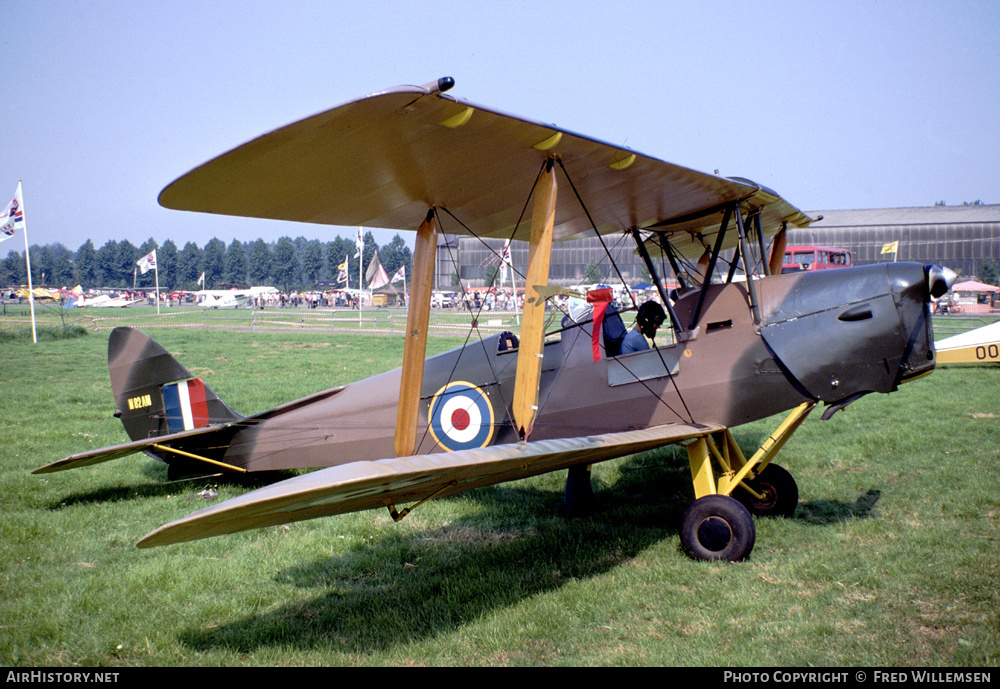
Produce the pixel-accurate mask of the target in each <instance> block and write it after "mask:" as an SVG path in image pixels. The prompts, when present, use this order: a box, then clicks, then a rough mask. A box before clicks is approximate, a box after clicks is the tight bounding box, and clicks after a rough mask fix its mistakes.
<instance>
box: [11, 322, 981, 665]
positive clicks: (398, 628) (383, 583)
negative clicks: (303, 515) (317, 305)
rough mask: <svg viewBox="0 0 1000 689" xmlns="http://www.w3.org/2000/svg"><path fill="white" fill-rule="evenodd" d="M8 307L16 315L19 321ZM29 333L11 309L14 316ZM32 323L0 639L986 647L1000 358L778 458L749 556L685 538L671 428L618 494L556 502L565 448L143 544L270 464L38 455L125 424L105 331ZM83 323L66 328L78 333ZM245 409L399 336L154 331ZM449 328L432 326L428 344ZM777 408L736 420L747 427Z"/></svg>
mask: <svg viewBox="0 0 1000 689" xmlns="http://www.w3.org/2000/svg"><path fill="white" fill-rule="evenodd" d="M18 328H20V329H18ZM15 330H16V331H17V332H14V331H15ZM60 334H61V331H60V330H58V329H50V327H49V326H46V329H45V330H44V331H43V333H42V337H41V338H40V341H39V343H38V344H32V342H31V338H30V336H27V337H26V336H25V335H24V330H23V327H21V326H16V327H15V326H9V324H4V323H3V322H0V341H2V343H3V346H4V350H5V353H4V356H3V357H0V399H2V400H3V402H4V413H3V414H2V417H0V437H2V438H3V440H2V445H0V491H2V492H0V495H2V498H0V499H2V501H3V517H4V518H3V520H2V523H0V555H2V557H0V586H2V591H3V595H2V600H0V627H2V634H0V664H3V665H17V666H29V665H31V666H33V665H60V666H72V665H111V666H115V665H149V666H160V665H708V666H804V665H820V666H829V665H838V666H842V665H861V666H864V665H870V666H906V665H921V666H942V665H949V666H951V665H978V666H996V665H997V662H998V658H1000V593H998V583H1000V481H998V480H997V478H996V474H994V473H993V470H994V469H995V468H996V467H997V464H998V460H1000V442H998V440H1000V418H998V415H1000V408H998V407H1000V405H998V402H1000V368H998V367H985V368H971V367H970V368H960V367H953V368H943V369H940V370H938V371H937V372H935V373H934V374H933V375H932V376H930V377H929V378H926V379H923V380H920V381H916V382H914V383H912V384H909V385H906V386H904V387H903V388H902V389H901V390H900V391H899V392H898V393H895V394H893V395H889V396H885V395H872V396H868V397H866V398H863V399H862V400H860V401H859V402H857V403H855V404H854V405H852V406H850V407H849V408H848V409H847V410H845V411H844V412H841V413H839V414H837V415H835V416H834V417H833V419H831V420H830V421H826V422H824V421H820V420H819V414H814V415H813V416H812V417H810V419H809V420H808V421H807V422H806V423H805V424H804V425H803V427H802V428H801V429H800V430H799V432H798V433H797V434H796V435H795V436H794V437H793V438H792V440H791V441H790V442H789V443H788V445H787V446H786V447H785V449H784V450H783V451H782V454H781V456H780V458H779V462H780V463H781V464H782V465H783V466H785V467H786V468H788V469H789V470H790V471H791V472H792V473H793V474H794V475H795V477H796V479H797V481H798V483H799V489H800V498H801V502H800V505H799V508H798V511H797V513H796V515H795V516H794V517H793V518H791V519H782V520H770V519H764V520H759V521H758V523H757V546H756V548H755V549H754V552H753V555H752V557H751V558H750V560H749V561H748V562H745V563H742V564H738V565H732V564H713V563H704V562H695V561H693V560H690V559H688V558H687V557H685V556H684V555H683V554H682V553H681V551H680V548H679V539H678V536H677V527H678V525H679V521H680V514H681V512H682V511H683V509H684V507H685V506H686V505H687V504H688V502H689V501H690V500H691V485H690V477H689V473H688V469H687V466H686V454H685V452H684V451H683V449H674V448H667V449H664V450H660V451H656V452H651V453H646V454H643V455H636V456H633V457H628V458H623V459H619V460H615V461H611V462H607V463H604V464H600V465H598V466H596V467H595V469H594V476H595V479H594V483H595V487H596V488H597V490H598V491H599V497H600V499H601V501H602V503H604V508H603V509H602V510H601V511H600V512H599V513H597V514H595V515H593V516H591V517H588V518H585V519H569V518H566V517H563V516H561V515H560V512H559V505H560V502H561V498H562V487H563V481H564V476H563V475H559V474H551V475H547V476H541V477H537V478H534V479H530V480H525V481H521V482H517V483H511V484H505V485H502V486H497V487H491V488H486V489H481V490H477V491H473V492H471V493H467V494H464V495H461V496H458V497H455V498H450V499H442V500H435V501H431V502H429V503H427V504H425V505H423V506H421V507H420V508H418V509H417V510H415V511H414V512H413V513H412V514H411V515H410V516H409V517H407V518H406V519H405V520H404V521H403V522H401V523H398V524H396V523H393V522H392V520H391V519H390V518H389V516H388V515H387V514H386V513H385V512H384V511H372V512H364V513H359V514H352V515H346V516H342V517H335V518H329V519H320V520H313V521H309V522H301V523H298V524H294V525H291V526H287V527H277V528H270V529H264V530H259V531H252V532H247V533H241V534H236V535H233V536H227V537H223V538H217V539H210V540H206V541H199V542H194V543H188V544H181V545H178V546H171V547H167V548H157V549H151V550H138V549H137V548H135V542H136V541H137V540H138V539H139V538H141V537H142V536H143V535H145V534H146V533H148V532H149V531H151V530H152V529H154V528H156V527H157V526H160V525H161V524H164V523H166V522H168V521H171V520H173V519H176V518H178V517H180V516H183V515H186V514H188V513H190V512H192V511H194V510H196V509H198V508H200V507H201V506H203V505H204V504H205V502H204V501H203V499H202V498H201V497H199V496H198V493H199V492H201V491H203V490H204V489H205V488H207V487H214V488H216V490H218V492H219V499H225V498H229V497H233V496H236V495H239V494H241V493H243V492H245V491H246V490H248V489H249V488H252V487H254V485H259V482H260V480H261V479H259V478H258V479H253V480H244V481H235V482H227V483H208V482H204V481H202V482H197V481H196V482H189V483H177V484H167V483H166V482H165V481H166V469H165V467H164V466H163V465H162V464H160V463H158V462H156V461H154V460H151V459H149V458H146V457H144V456H142V455H136V456H132V457H129V458H126V459H123V460H119V461H116V462H110V463H106V464H102V465H99V466H95V467H90V468H85V469H80V470H77V471H70V472H65V473H58V474H48V475H41V476H34V475H31V474H30V471H31V469H33V468H36V467H38V466H40V465H42V464H45V463H48V462H50V461H53V460H55V459H59V458H61V457H64V456H66V455H69V454H72V453H74V452H79V451H82V450H85V449H87V448H90V447H100V446H104V445H110V444H114V443H118V442H122V441H123V440H124V439H125V434H124V431H123V430H122V429H121V426H120V424H119V423H118V422H117V421H116V420H115V419H113V418H112V417H111V412H112V411H113V402H112V400H111V391H110V384H109V382H108V375H107V366H106V348H107V338H108V334H107V332H103V331H102V332H98V333H93V332H91V333H89V334H78V333H77V336H72V337H61V336H60ZM71 334H73V333H71ZM153 334H154V336H155V337H156V338H157V339H158V340H159V341H160V342H161V343H162V344H163V345H164V346H165V347H166V348H167V349H168V350H169V351H171V352H173V353H175V355H176V356H177V357H178V358H179V360H180V361H181V362H182V363H184V364H185V365H186V366H188V367H189V368H190V369H191V370H192V371H193V372H195V373H196V374H197V375H200V376H202V377H204V378H205V379H206V381H208V382H209V383H210V384H211V385H212V387H213V388H214V389H215V390H216V392H218V393H219V394H220V395H221V396H222V397H223V398H224V399H226V400H227V401H228V402H229V403H230V404H231V405H232V406H233V407H234V408H236V409H237V410H239V411H241V412H244V413H251V412H255V411H260V410H263V409H266V408H268V407H271V406H274V405H276V404H279V403H281V402H285V401H288V400H290V399H294V398H296V397H298V396H301V395H304V394H306V393H309V392H313V391H316V390H320V389H323V388H326V387H330V386H332V385H337V384H341V383H345V382H349V381H351V380H355V379H358V378H361V377H364V376H367V375H371V374H372V373H375V372H378V371H381V370H384V369H386V368H390V367H392V366H394V365H396V364H397V362H398V361H399V359H400V357H401V352H402V338H401V337H399V336H398V335H397V336H395V337H390V336H380V335H360V334H350V333H343V334H341V333H337V332H334V333H332V334H329V333H328V334H314V333H309V334H299V333H249V332H225V331H216V330H185V329H163V330H161V331H156V332H154V333H153ZM454 344H455V340H453V339H446V338H432V339H431V345H430V346H431V347H432V348H434V349H435V351H441V350H443V349H446V348H449V347H451V346H454ZM776 423H777V420H776V419H771V420H768V421H765V422H759V423H755V424H750V425H748V426H744V427H741V428H739V429H736V430H735V434H736V437H737V439H738V440H739V441H740V442H741V444H742V445H743V447H744V449H745V450H752V449H753V448H755V447H756V446H757V445H758V444H759V443H760V442H761V441H762V440H763V439H764V437H766V435H767V434H768V433H769V432H770V431H771V430H772V429H773V427H774V426H775V425H776Z"/></svg>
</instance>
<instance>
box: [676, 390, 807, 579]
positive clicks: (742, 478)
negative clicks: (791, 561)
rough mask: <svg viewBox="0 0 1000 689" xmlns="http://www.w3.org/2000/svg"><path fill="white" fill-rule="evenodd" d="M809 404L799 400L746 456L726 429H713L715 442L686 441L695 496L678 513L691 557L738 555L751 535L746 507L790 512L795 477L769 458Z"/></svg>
mask: <svg viewBox="0 0 1000 689" xmlns="http://www.w3.org/2000/svg"><path fill="white" fill-rule="evenodd" d="M814 406H816V405H815V403H814V402H804V403H803V404H801V405H799V406H798V407H797V408H795V409H794V410H793V411H792V412H791V413H790V414H789V415H788V416H787V417H786V418H785V420H784V421H783V422H782V423H781V425H780V426H779V427H778V428H777V430H775V432H774V433H772V434H771V435H770V437H768V439H767V440H766V441H765V442H764V444H763V445H761V447H760V449H758V450H757V452H755V453H754V455H753V457H751V458H750V459H749V460H748V459H746V458H745V457H744V456H743V453H742V452H741V451H740V448H739V446H738V445H737V444H736V441H735V440H734V439H733V436H732V434H731V433H730V432H729V430H728V429H727V430H724V431H723V432H722V433H721V434H719V438H718V442H717V441H716V439H713V438H712V436H708V435H706V436H702V437H700V438H696V439H695V440H693V441H692V442H691V443H689V444H688V445H687V451H688V461H689V463H690V465H691V480H692V483H693V484H694V494H695V498H696V500H695V501H694V502H693V503H692V504H691V505H690V507H688V509H687V510H685V512H684V516H683V517H682V520H681V544H682V545H683V547H684V550H685V551H687V553H688V554H689V555H691V557H693V558H695V559H698V560H729V561H731V562H737V561H739V560H743V559H745V558H746V557H748V556H749V555H750V551H751V550H752V549H753V545H754V540H755V538H756V532H755V530H754V526H753V519H752V517H751V516H750V515H751V513H753V514H755V515H758V516H790V515H791V514H792V513H794V512H795V507H796V505H797V504H798V501H799V492H798V487H797V486H796V485H795V480H794V479H793V478H792V476H791V474H789V473H788V472H787V471H785V470H784V469H782V468H781V467H779V466H777V465H774V464H771V459H773V458H774V456H775V455H776V454H777V453H778V450H780V449H781V448H782V446H784V444H785V442H786V441H787V440H788V439H789V438H790V437H791V436H792V433H794V432H795V431H796V429H798V427H799V426H800V425H801V424H802V422H803V421H804V420H805V418H806V416H808V415H809V412H810V411H812V409H813V407H814ZM713 460H715V463H716V464H717V465H718V467H719V472H718V476H716V472H715V470H714V469H713V466H712V461H713ZM734 495H735V496H736V497H733V496H734ZM737 497H738V499H737ZM748 524H749V526H748Z"/></svg>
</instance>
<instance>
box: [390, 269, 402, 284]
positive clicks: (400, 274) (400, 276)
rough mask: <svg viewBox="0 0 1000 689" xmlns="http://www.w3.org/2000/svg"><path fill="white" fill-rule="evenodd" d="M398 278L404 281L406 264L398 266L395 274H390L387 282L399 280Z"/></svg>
mask: <svg viewBox="0 0 1000 689" xmlns="http://www.w3.org/2000/svg"><path fill="white" fill-rule="evenodd" d="M400 280H402V281H403V282H406V266H400V267H399V270H397V271H396V274H395V275H393V276H392V280H389V282H399V281H400Z"/></svg>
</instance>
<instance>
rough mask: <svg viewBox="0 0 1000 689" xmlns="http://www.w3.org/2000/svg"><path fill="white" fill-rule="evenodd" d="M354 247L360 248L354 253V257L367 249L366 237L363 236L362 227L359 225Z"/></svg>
mask: <svg viewBox="0 0 1000 689" xmlns="http://www.w3.org/2000/svg"><path fill="white" fill-rule="evenodd" d="M354 247H355V248H356V249H357V250H358V253H356V254H354V258H357V257H359V256H360V255H361V252H362V251H364V250H365V238H364V237H362V236H361V227H358V236H357V237H355V238H354Z"/></svg>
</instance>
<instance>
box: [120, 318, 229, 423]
mask: <svg viewBox="0 0 1000 689" xmlns="http://www.w3.org/2000/svg"><path fill="white" fill-rule="evenodd" d="M108 369H109V371H110V373H111V389H112V392H113V393H114V396H115V404H116V411H115V416H117V417H118V418H120V419H121V422H122V424H123V425H124V426H125V431H126V432H127V433H128V436H129V438H131V439H132V440H144V439H148V438H153V437H158V436H162V435H167V434H170V433H177V432H181V431H185V430H193V429H196V428H203V427H206V426H216V425H220V424H228V423H233V422H235V421H240V420H242V419H243V418H244V417H243V416H242V415H240V414H238V413H237V412H235V411H233V410H232V409H231V408H230V407H229V406H228V405H227V404H226V403H225V402H223V401H222V400H221V399H220V398H219V396H218V395H216V394H215V392H214V391H213V390H212V388H210V387H209V386H208V385H206V384H205V382H204V381H203V380H201V379H200V378H196V377H195V376H194V375H193V374H192V373H191V372H190V371H188V370H187V369H186V368H184V366H182V365H181V364H180V363H179V362H178V361H177V360H176V359H175V358H174V357H173V356H171V355H170V353H169V352H167V350H165V349H164V348H163V347H162V346H160V345H159V344H158V343H157V342H155V341H154V340H153V339H152V338H151V337H149V336H148V335H146V334H144V333H142V332H139V331H138V330H133V329H132V328H115V329H114V330H113V331H112V332H111V337H110V339H109V341H108Z"/></svg>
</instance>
